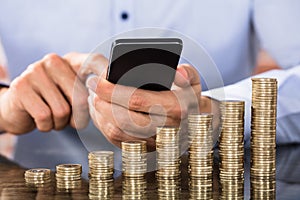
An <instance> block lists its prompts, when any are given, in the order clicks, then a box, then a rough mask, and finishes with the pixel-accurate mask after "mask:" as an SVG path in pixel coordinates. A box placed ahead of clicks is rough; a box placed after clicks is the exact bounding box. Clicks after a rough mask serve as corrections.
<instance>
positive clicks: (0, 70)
mask: <svg viewBox="0 0 300 200" xmlns="http://www.w3.org/2000/svg"><path fill="white" fill-rule="evenodd" d="M0 82H1V83H8V82H9V77H8V73H7V59H6V55H5V52H4V48H3V46H2V44H1V38H0Z"/></svg>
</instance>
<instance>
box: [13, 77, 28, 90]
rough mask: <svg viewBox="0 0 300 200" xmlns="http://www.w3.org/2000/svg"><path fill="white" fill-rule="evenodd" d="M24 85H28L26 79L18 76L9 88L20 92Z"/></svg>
mask: <svg viewBox="0 0 300 200" xmlns="http://www.w3.org/2000/svg"><path fill="white" fill-rule="evenodd" d="M26 85H28V81H27V79H25V78H23V77H21V76H20V77H18V78H16V79H15V80H14V81H13V82H12V83H11V85H10V88H11V89H15V90H16V91H19V92H20V91H22V90H23V88H24V86H26Z"/></svg>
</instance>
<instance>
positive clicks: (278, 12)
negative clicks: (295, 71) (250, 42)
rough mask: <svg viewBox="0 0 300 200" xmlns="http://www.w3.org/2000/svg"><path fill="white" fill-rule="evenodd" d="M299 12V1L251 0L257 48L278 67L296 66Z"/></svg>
mask: <svg viewBox="0 0 300 200" xmlns="http://www.w3.org/2000/svg"><path fill="white" fill-rule="evenodd" d="M299 10H300V1H299V0H263V1H262V0H253V25H254V29H255V32H256V34H257V37H258V40H259V42H260V45H261V46H262V48H263V49H265V50H266V51H267V52H268V53H270V55H271V56H272V57H273V58H274V59H275V60H276V61H277V63H278V64H279V65H280V66H281V67H282V68H289V67H293V66H295V65H298V64H300V34H299V33H300V23H299V19H300V12H299Z"/></svg>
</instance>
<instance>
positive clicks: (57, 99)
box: [24, 62, 71, 130]
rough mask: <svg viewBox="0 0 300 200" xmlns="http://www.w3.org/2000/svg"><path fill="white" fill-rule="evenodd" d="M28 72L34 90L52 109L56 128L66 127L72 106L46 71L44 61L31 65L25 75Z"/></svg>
mask: <svg viewBox="0 0 300 200" xmlns="http://www.w3.org/2000/svg"><path fill="white" fill-rule="evenodd" d="M27 74H31V75H29V77H30V81H31V84H32V85H33V88H34V90H35V91H36V92H37V93H38V94H40V95H41V96H42V98H43V99H44V101H46V103H47V104H48V105H49V107H50V109H51V112H52V117H53V122H54V129H56V130H60V129H62V128H64V127H65V126H66V125H67V124H68V123H69V119H70V114H71V108H70V105H69V103H68V102H67V100H66V99H65V97H64V96H63V95H62V94H61V91H60V90H59V89H58V88H57V86H56V85H55V84H54V82H53V81H52V80H51V79H50V78H49V76H48V75H47V73H46V72H45V70H44V68H43V66H42V62H37V63H35V64H33V65H30V66H29V67H28V69H27V71H26V72H25V73H24V75H25V76H26V75H27Z"/></svg>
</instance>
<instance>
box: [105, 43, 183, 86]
mask: <svg viewBox="0 0 300 200" xmlns="http://www.w3.org/2000/svg"><path fill="white" fill-rule="evenodd" d="M181 51H182V41H181V40H180V39H177V38H150V39H120V40H116V41H115V43H114V44H113V45H112V50H111V56H110V64H109V68H108V73H107V80H109V81H110V82H112V83H115V84H121V85H126V86H132V87H136V88H141V89H146V90H154V91H162V90H169V89H170V88H171V85H172V83H173V81H174V77H175V73H176V68H177V65H178V62H179V59H180V54H181Z"/></svg>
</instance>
